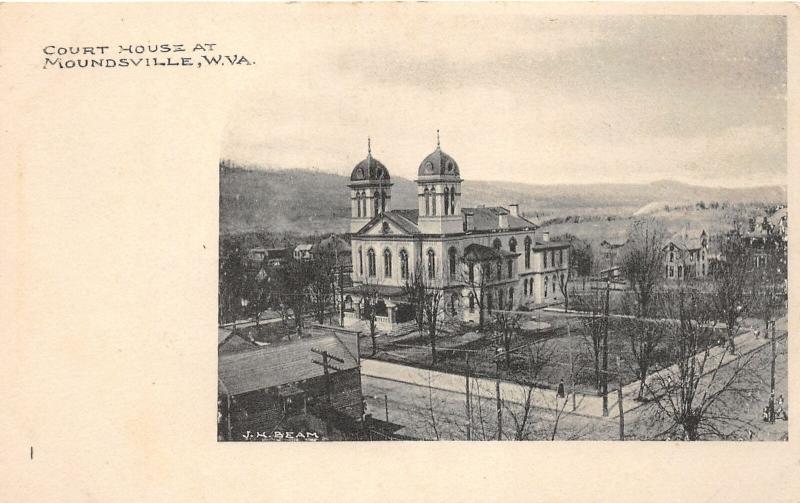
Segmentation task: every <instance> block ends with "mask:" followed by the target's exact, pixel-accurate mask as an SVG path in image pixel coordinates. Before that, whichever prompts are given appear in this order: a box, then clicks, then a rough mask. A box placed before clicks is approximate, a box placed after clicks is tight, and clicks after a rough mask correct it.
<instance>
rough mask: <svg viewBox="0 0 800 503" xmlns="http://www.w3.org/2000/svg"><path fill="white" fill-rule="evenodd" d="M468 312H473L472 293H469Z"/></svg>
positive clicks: (473, 299)
mask: <svg viewBox="0 0 800 503" xmlns="http://www.w3.org/2000/svg"><path fill="white" fill-rule="evenodd" d="M469 312H470V313H474V312H475V294H473V293H472V292H469Z"/></svg>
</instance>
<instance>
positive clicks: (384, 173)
mask: <svg viewBox="0 0 800 503" xmlns="http://www.w3.org/2000/svg"><path fill="white" fill-rule="evenodd" d="M350 181H351V182H361V181H389V170H388V169H386V166H384V165H383V163H382V162H381V161H379V160H377V159H375V158H374V157H372V155H368V156H367V158H366V159H364V160H363V161H361V162H360V163H358V164H356V167H355V168H353V173H352V174H351V175H350Z"/></svg>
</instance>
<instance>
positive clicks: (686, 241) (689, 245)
mask: <svg viewBox="0 0 800 503" xmlns="http://www.w3.org/2000/svg"><path fill="white" fill-rule="evenodd" d="M703 234H705V231H701V232H700V233H698V234H693V235H692V234H689V233H688V232H686V231H684V232H676V233H675V234H673V235H672V236H671V237H670V238H669V239H667V243H666V244H665V245H664V246H665V247H666V246H668V245H669V244H670V243H672V244H674V245H675V246H677V247H678V248H680V249H682V250H699V249H700V248H702V247H703V237H704V236H703Z"/></svg>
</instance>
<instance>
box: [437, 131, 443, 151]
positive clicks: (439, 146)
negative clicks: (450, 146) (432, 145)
mask: <svg viewBox="0 0 800 503" xmlns="http://www.w3.org/2000/svg"><path fill="white" fill-rule="evenodd" d="M441 148H442V145H441V143H440V142H439V130H438V129H437V130H436V150H441Z"/></svg>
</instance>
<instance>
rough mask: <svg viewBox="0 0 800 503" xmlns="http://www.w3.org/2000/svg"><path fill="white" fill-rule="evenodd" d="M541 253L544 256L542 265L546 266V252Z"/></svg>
mask: <svg viewBox="0 0 800 503" xmlns="http://www.w3.org/2000/svg"><path fill="white" fill-rule="evenodd" d="M542 255H543V256H544V266H545V268H546V267H547V252H544V253H543V254H542Z"/></svg>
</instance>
